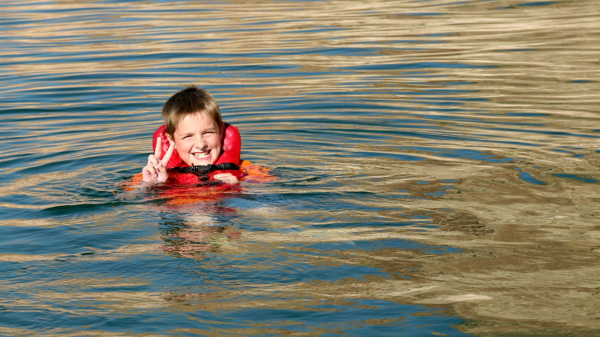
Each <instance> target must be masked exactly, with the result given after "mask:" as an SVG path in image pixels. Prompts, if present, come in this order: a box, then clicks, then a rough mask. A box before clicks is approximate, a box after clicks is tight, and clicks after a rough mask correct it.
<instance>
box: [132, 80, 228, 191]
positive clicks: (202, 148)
mask: <svg viewBox="0 0 600 337" xmlns="http://www.w3.org/2000/svg"><path fill="white" fill-rule="evenodd" d="M162 116H163V119H164V120H165V135H166V138H167V139H166V140H167V141H168V143H169V148H168V150H167V151H166V153H165V155H164V157H162V158H161V153H162V148H163V145H162V141H164V138H162V137H158V138H157V139H156V147H155V151H154V154H151V155H150V156H149V157H148V164H147V165H146V166H145V167H144V168H143V169H142V177H143V181H144V182H146V183H151V184H157V183H164V182H166V181H167V179H168V178H169V172H168V171H167V168H171V167H186V166H189V167H190V169H194V168H198V167H210V165H213V164H215V163H217V161H218V160H219V157H221V154H222V151H223V141H224V136H225V128H233V129H232V130H235V132H237V129H236V128H235V127H233V126H230V125H226V124H225V123H223V120H222V118H221V111H220V109H219V105H218V104H217V102H216V100H215V99H214V98H213V97H212V96H211V95H210V94H209V93H208V92H207V91H206V90H204V89H198V88H196V87H195V86H190V87H188V88H187V89H184V90H181V91H180V92H178V93H176V94H175V95H173V96H171V98H169V99H168V100H167V102H166V103H165V105H164V106H163V110H162ZM159 130H161V129H160V128H159ZM159 130H157V132H159ZM230 131H231V130H230ZM238 137H239V134H238ZM174 150H177V152H176V153H174ZM236 151H237V156H238V158H237V163H234V164H235V165H239V146H238V149H237V150H236ZM172 157H174V158H173V159H176V160H175V161H173V160H172ZM179 158H180V159H181V161H180V160H179ZM233 161H235V160H233ZM174 162H175V163H174ZM213 178H214V179H216V180H221V181H224V182H227V183H236V182H237V181H238V179H237V178H236V177H235V176H234V175H233V174H231V173H227V172H225V173H218V174H215V175H214V176H213Z"/></svg>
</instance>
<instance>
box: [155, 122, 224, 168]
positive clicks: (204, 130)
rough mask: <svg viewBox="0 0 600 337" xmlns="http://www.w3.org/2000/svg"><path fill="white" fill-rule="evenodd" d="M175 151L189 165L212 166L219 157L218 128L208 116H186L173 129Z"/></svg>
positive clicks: (219, 137)
mask: <svg viewBox="0 0 600 337" xmlns="http://www.w3.org/2000/svg"><path fill="white" fill-rule="evenodd" d="M167 138H169V141H175V149H176V150H177V152H178V153H179V156H180V157H181V159H183V161H184V162H185V163H186V164H188V165H190V166H193V165H208V164H214V163H215V162H216V161H217V159H219V156H220V155H221V135H220V134H219V126H218V125H217V123H215V121H214V120H213V119H212V118H210V117H209V116H205V115H203V114H200V113H195V114H190V115H187V116H186V117H185V118H184V119H182V120H181V122H179V125H177V127H176V128H175V132H174V133H173V138H171V137H170V136H169V135H168V134H167Z"/></svg>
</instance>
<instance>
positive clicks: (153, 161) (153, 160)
mask: <svg viewBox="0 0 600 337" xmlns="http://www.w3.org/2000/svg"><path fill="white" fill-rule="evenodd" d="M148 165H152V166H155V165H158V159H156V157H155V156H154V155H153V154H151V155H149V156H148Z"/></svg>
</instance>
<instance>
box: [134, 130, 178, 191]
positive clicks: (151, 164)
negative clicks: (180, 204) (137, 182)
mask: <svg viewBox="0 0 600 337" xmlns="http://www.w3.org/2000/svg"><path fill="white" fill-rule="evenodd" d="M161 149H162V140H161V139H160V137H158V138H157V139H156V148H155V149H154V154H151V155H150V156H148V165H146V166H144V168H143V169H142V176H143V180H144V182H147V183H152V184H156V183H164V182H165V181H167V178H169V173H168V172H167V164H168V163H169V159H171V156H172V155H173V150H174V149H175V142H171V145H170V146H169V149H168V150H167V153H165V156H164V158H163V159H162V160H158V158H160V154H161V152H162V150H161Z"/></svg>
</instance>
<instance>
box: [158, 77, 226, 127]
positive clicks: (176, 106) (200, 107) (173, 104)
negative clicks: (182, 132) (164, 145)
mask: <svg viewBox="0 0 600 337" xmlns="http://www.w3.org/2000/svg"><path fill="white" fill-rule="evenodd" d="M196 113H199V114H201V115H204V116H208V117H210V118H211V119H212V120H213V121H215V123H217V126H218V128H219V130H218V131H219V134H221V133H222V132H223V119H222V117H221V109H219V104H217V101H216V100H215V99H214V98H213V97H212V95H211V94H209V93H208V92H207V91H206V90H204V89H198V88H197V87H196V86H193V85H192V86H189V87H187V88H186V89H183V90H181V91H179V92H178V93H176V94H175V95H173V96H171V97H170V98H169V99H168V100H167V102H166V103H165V105H164V106H163V109H162V116H163V119H164V120H165V125H166V127H167V128H166V132H167V133H168V134H169V135H171V137H173V134H174V133H175V129H176V128H177V126H178V125H179V122H181V121H182V120H183V119H184V118H185V117H187V116H188V115H192V114H196Z"/></svg>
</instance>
